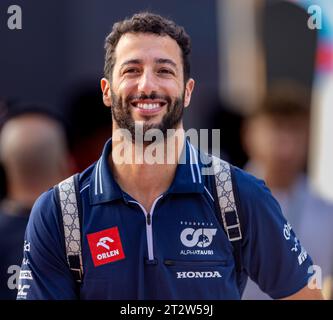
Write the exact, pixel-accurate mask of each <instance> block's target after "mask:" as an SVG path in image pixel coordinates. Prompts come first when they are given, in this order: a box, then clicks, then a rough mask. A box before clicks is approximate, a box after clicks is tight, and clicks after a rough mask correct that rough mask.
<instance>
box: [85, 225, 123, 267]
mask: <svg viewBox="0 0 333 320" xmlns="http://www.w3.org/2000/svg"><path fill="white" fill-rule="evenodd" d="M87 238H88V242H89V247H90V252H91V256H92V259H93V262H94V265H95V267H97V266H100V265H103V264H106V263H110V262H114V261H117V260H121V259H124V258H125V254H124V251H123V247H122V244H121V239H120V236H119V231H118V227H113V228H110V229H106V230H103V231H99V232H95V233H91V234H88V235H87Z"/></svg>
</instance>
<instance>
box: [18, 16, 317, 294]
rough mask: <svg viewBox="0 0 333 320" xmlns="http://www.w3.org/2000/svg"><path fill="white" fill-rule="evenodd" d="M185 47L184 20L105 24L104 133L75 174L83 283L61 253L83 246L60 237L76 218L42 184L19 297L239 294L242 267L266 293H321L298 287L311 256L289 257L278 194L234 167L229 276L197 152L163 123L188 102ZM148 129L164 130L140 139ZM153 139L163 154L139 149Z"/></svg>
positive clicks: (175, 118)
mask: <svg viewBox="0 0 333 320" xmlns="http://www.w3.org/2000/svg"><path fill="white" fill-rule="evenodd" d="M189 53H190V39H189V37H188V35H187V34H186V33H185V31H184V29H183V28H181V27H179V26H177V25H176V24H175V23H174V22H172V21H170V20H167V19H165V18H163V17H161V16H159V15H154V14H151V13H140V14H136V15H134V16H133V17H132V18H130V19H127V20H124V21H121V22H119V23H116V24H115V25H114V27H113V30H112V32H111V34H110V35H109V36H108V37H107V39H106V57H105V78H103V79H102V81H101V87H102V92H103V101H104V104H105V105H106V106H108V107H110V108H111V112H112V116H113V122H112V129H113V138H112V140H109V141H108V142H107V143H106V145H105V147H104V150H103V154H102V156H101V158H100V159H99V160H98V161H97V163H96V164H94V165H92V166H91V167H89V168H88V169H87V170H86V171H84V172H83V173H82V174H81V175H80V177H79V181H78V184H79V188H78V190H79V196H78V198H79V199H80V201H81V205H80V211H81V218H80V220H81V224H82V226H81V231H82V236H81V242H82V259H83V261H82V263H83V278H82V282H81V283H80V285H79V286H78V285H77V284H76V282H75V280H74V278H73V276H72V274H71V272H70V270H69V267H68V264H67V262H66V254H65V250H67V249H68V247H69V249H70V250H73V251H75V250H76V249H77V247H78V246H80V243H79V242H78V241H79V237H76V236H75V235H72V238H71V241H72V247H71V245H70V244H69V245H67V240H66V245H65V240H64V231H63V230H65V235H66V239H68V238H67V235H68V233H69V234H71V233H72V231H71V230H69V229H68V227H67V225H70V226H72V225H73V223H72V220H73V219H72V217H71V215H70V214H69V215H68V214H67V215H64V216H63V217H64V218H63V220H64V221H61V220H62V219H61V213H60V212H59V210H58V208H57V206H58V205H57V203H58V201H57V196H56V193H55V192H54V190H50V191H48V192H47V193H45V194H43V195H42V196H41V197H40V199H39V200H38V201H37V202H36V204H35V206H34V208H33V210H32V214H31V218H30V221H29V225H28V227H27V233H26V242H27V243H29V244H30V250H29V251H26V252H25V257H26V258H27V259H29V261H30V263H29V265H28V266H25V271H26V272H27V275H28V276H29V277H28V278H29V279H22V281H21V285H20V288H21V290H20V291H19V293H18V298H19V299H77V298H81V299H240V297H241V294H242V290H243V287H244V281H245V280H246V277H247V275H250V276H251V277H252V278H254V279H255V280H256V281H258V282H259V283H260V284H261V285H262V286H263V287H264V288H265V290H266V291H267V292H268V293H269V294H271V295H272V296H273V297H274V298H284V297H290V298H295V299H297V298H304V299H307V298H308V299H317V298H318V299H320V298H321V293H320V291H318V290H311V289H309V288H308V287H307V281H308V278H309V274H308V272H307V271H308V268H309V266H310V265H311V264H312V263H311V259H310V258H309V257H308V256H307V255H306V253H305V254H304V259H303V260H302V262H301V263H298V261H297V256H296V255H294V254H292V253H291V252H290V250H291V245H292V243H291V242H290V241H287V240H285V239H284V238H283V228H284V226H287V224H286V221H285V220H284V218H283V216H282V214H281V212H280V209H279V206H278V204H277V202H276V201H275V200H274V199H273V198H272V197H271V195H270V193H269V191H268V190H267V188H266V187H265V186H264V184H263V183H262V182H261V181H258V180H256V179H255V178H254V177H251V176H249V175H247V174H246V173H244V172H243V171H241V170H239V169H236V168H234V169H233V173H234V179H235V183H236V186H237V189H238V191H239V197H240V198H241V201H240V205H241V207H242V211H244V214H243V215H242V219H241V220H242V222H241V224H242V233H243V241H242V244H241V246H242V248H241V249H242V268H241V270H242V273H241V275H240V276H239V277H238V274H236V270H235V266H236V264H235V260H234V255H233V245H232V244H231V243H230V241H229V240H228V237H227V235H226V232H225V231H224V229H223V227H222V226H221V223H220V221H219V219H218V218H217V215H216V210H215V208H216V200H217V199H216V198H215V199H214V196H213V194H214V192H215V191H216V189H215V186H213V182H212V181H213V180H212V179H214V176H212V175H204V174H203V172H204V170H203V169H204V166H205V163H203V161H201V160H202V157H201V155H202V154H199V153H198V151H197V150H195V149H194V147H193V146H192V145H191V144H190V143H189V142H188V141H185V139H184V135H182V134H179V135H177V137H176V138H175V139H172V138H173V136H172V135H170V134H169V133H170V131H168V130H170V129H182V128H183V123H182V113H183V109H184V108H185V107H187V106H188V105H189V104H190V100H191V94H192V91H193V88H194V80H193V79H191V78H190V65H189V57H188V56H189ZM150 130H153V132H160V133H161V135H159V136H157V135H156V138H154V139H153V138H152V140H151V141H150V142H149V141H147V140H148V138H147V139H146V140H145V141H141V139H142V135H143V134H145V133H147V134H148V132H149V131H150ZM138 132H139V134H137V133H138ZM180 132H181V130H180ZM140 133H141V134H140ZM120 138H122V139H120ZM124 141H126V148H125V147H123V145H122V143H123V142H124ZM170 141H173V142H174V143H173V144H172V143H171V144H170V143H168V142H170ZM150 143H154V144H156V143H157V145H159V146H162V149H163V150H166V153H165V155H166V156H165V158H163V157H162V158H163V160H164V163H153V164H151V163H150V160H151V158H150V157H148V158H147V157H145V156H144V154H145V152H146V151H147V150H149V148H150V147H151V145H150ZM119 146H120V147H119ZM142 150H143V151H144V152H142ZM178 150H180V151H178ZM170 154H171V155H170ZM154 155H155V154H154V152H152V156H154ZM199 155H200V156H199ZM184 158H185V160H186V161H185V163H180V161H178V160H179V159H182V160H184ZM193 159H196V161H193ZM165 160H168V161H165ZM169 160H177V161H169ZM178 162H179V163H178ZM229 182H230V184H228V185H227V188H230V187H231V181H229ZM64 190H65V191H66V188H64ZM214 190H215V191H214ZM64 201H65V202H64ZM66 201H67V198H66V195H65V197H62V196H60V203H61V206H63V205H64V207H67V206H68V205H70V207H69V208H68V212H74V211H75V210H73V203H75V202H74V201H69V203H68V202H66ZM65 209H66V208H65ZM63 222H64V225H65V227H64V228H63V227H62V225H63ZM76 226H77V223H76ZM72 230H73V229H72ZM74 231H75V233H76V234H77V233H78V231H79V230H78V229H75V228H74ZM288 232H289V233H288V234H289V236H290V237H291V239H293V238H294V237H295V236H294V233H293V231H292V230H288ZM228 236H229V235H228ZM71 241H70V242H71ZM272 251H273V252H274V255H272ZM73 271H75V269H73ZM238 280H239V281H238Z"/></svg>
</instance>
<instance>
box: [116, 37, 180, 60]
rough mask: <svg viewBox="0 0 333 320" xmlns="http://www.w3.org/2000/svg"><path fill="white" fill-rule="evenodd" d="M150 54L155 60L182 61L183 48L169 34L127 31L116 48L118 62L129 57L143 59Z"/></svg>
mask: <svg viewBox="0 0 333 320" xmlns="http://www.w3.org/2000/svg"><path fill="white" fill-rule="evenodd" d="M149 55H156V56H152V58H154V60H156V59H160V58H162V59H163V58H165V59H168V58H171V59H172V60H174V62H175V63H177V64H178V63H181V49H180V47H179V45H178V43H177V42H176V41H175V40H174V39H172V38H171V37H170V36H168V35H156V34H151V33H126V34H124V35H123V36H122V37H121V38H120V39H119V42H118V44H117V47H116V50H115V57H116V63H117V62H120V63H122V62H123V61H124V60H127V59H142V58H144V57H147V56H149Z"/></svg>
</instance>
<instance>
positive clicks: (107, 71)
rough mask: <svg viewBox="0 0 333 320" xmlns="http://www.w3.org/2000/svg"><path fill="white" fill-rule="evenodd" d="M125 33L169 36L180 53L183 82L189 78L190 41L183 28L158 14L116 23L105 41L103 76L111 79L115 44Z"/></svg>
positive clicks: (146, 13)
mask: <svg viewBox="0 0 333 320" xmlns="http://www.w3.org/2000/svg"><path fill="white" fill-rule="evenodd" d="M126 33H151V34H156V35H159V36H169V37H171V38H172V39H174V40H175V41H176V42H177V43H178V45H179V47H180V48H181V51H182V60H183V70H184V81H185V82H186V81H187V80H188V79H189V77H190V62H189V54H190V52H191V40H190V37H189V36H188V34H187V33H186V32H185V30H184V28H183V27H181V26H178V25H177V24H176V23H175V22H173V21H172V20H168V19H166V18H163V17H162V16H160V15H158V14H153V13H150V12H141V13H137V14H134V15H133V16H132V17H131V18H129V19H125V20H122V21H119V22H116V23H115V24H114V25H113V28H112V31H111V33H110V34H109V35H108V36H107V37H106V39H105V46H104V48H105V50H106V53H105V64H104V75H105V77H106V78H107V79H109V78H111V75H112V71H113V67H114V64H115V55H114V52H115V50H116V47H117V44H118V42H119V39H120V38H121V36H123V35H124V34H126Z"/></svg>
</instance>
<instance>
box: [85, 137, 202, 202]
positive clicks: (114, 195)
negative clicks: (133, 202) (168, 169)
mask: <svg viewBox="0 0 333 320" xmlns="http://www.w3.org/2000/svg"><path fill="white" fill-rule="evenodd" d="M111 149H112V140H111V139H109V140H108V141H107V142H106V144H105V145H104V148H103V152H102V155H101V157H100V158H99V160H98V161H97V162H96V164H95V167H94V169H93V171H92V174H91V179H90V204H92V205H95V204H100V203H104V202H109V201H113V200H117V199H124V200H125V201H127V200H129V198H130V196H129V195H128V194H127V193H125V192H123V191H122V190H121V188H120V187H119V185H118V183H117V182H116V181H115V179H114V177H113V175H112V172H111V169H110V166H109V163H108V156H109V154H110V152H111ZM184 151H185V152H184ZM180 159H182V160H183V159H185V161H180V163H179V164H178V166H177V169H176V174H175V178H174V180H173V182H172V184H171V186H170V188H169V189H168V190H167V191H166V192H165V194H166V193H203V192H204V187H205V183H204V179H205V176H204V175H203V174H202V172H203V171H202V169H203V167H204V164H203V163H202V159H201V157H200V153H199V152H198V150H197V149H195V148H194V147H193V145H192V144H190V143H189V142H188V140H186V142H185V145H184V148H183V151H182V155H181V157H180Z"/></svg>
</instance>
